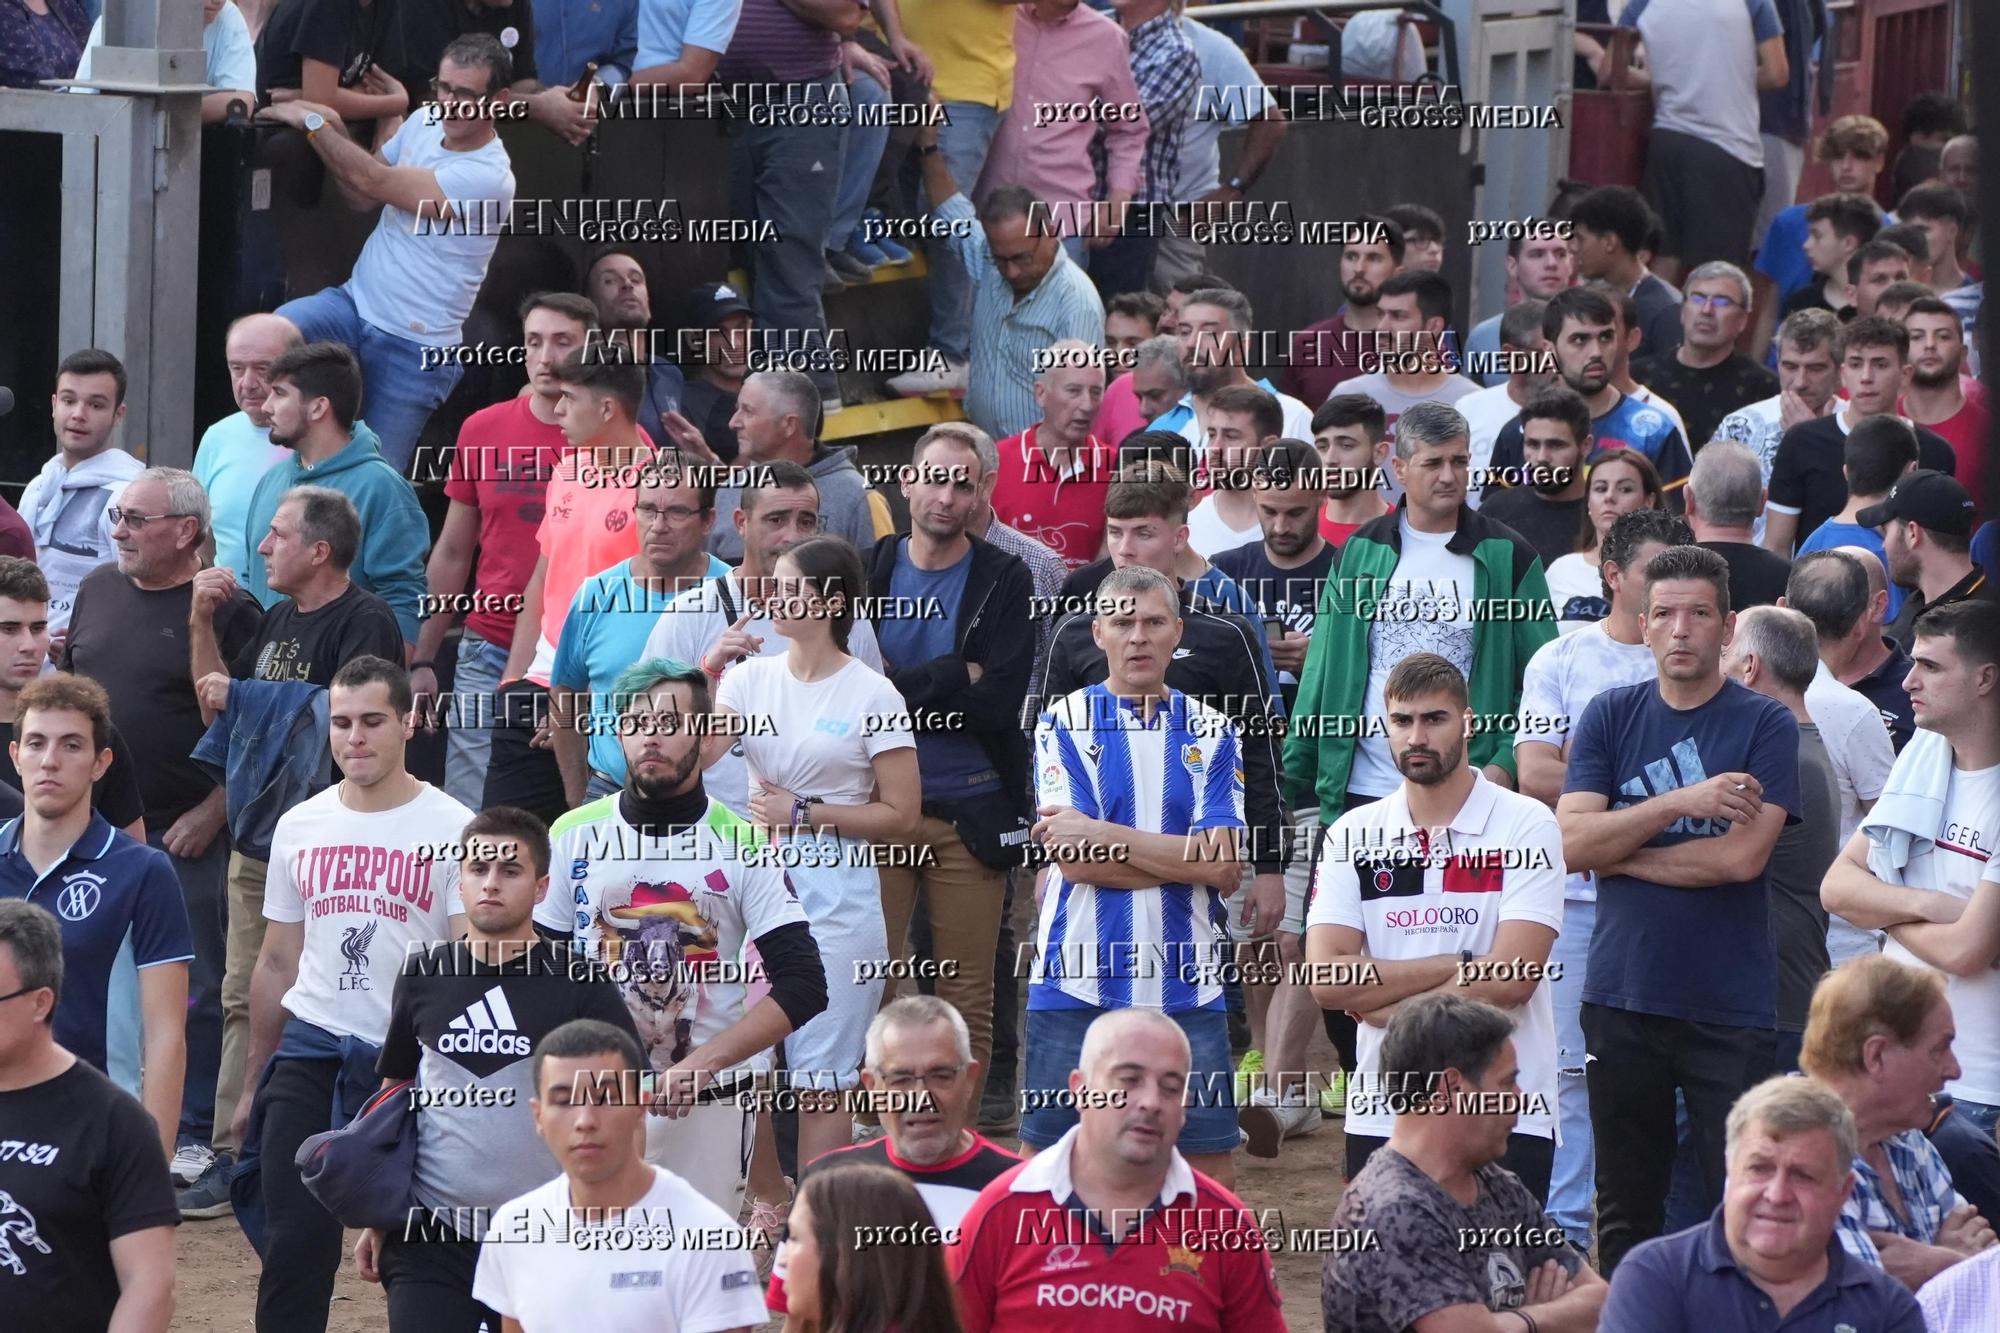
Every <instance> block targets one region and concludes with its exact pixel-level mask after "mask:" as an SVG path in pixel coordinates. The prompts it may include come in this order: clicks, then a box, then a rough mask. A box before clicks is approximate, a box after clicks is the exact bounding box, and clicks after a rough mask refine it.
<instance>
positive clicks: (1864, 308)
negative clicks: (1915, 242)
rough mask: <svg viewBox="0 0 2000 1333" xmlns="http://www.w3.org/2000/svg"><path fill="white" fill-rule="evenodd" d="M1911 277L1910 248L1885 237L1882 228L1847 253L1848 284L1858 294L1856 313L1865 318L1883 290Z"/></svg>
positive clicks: (1854, 295)
mask: <svg viewBox="0 0 2000 1333" xmlns="http://www.w3.org/2000/svg"><path fill="white" fill-rule="evenodd" d="M1908 281H1910V252H1909V251H1907V250H1905V249H1903V248H1902V247H1901V246H1899V245H1894V244H1891V243H1890V242H1888V241H1885V240H1883V239H1882V238H1881V234H1880V233H1879V232H1878V233H1877V234H1876V238H1875V239H1874V240H1872V241H1869V242H1868V243H1867V244H1866V245H1863V246H1860V247H1858V248H1856V250H1855V251H1854V253H1853V254H1851V255H1849V256H1848V257H1847V285H1848V287H1849V288H1850V289H1851V291H1852V294H1853V298H1854V314H1855V315H1856V316H1859V317H1861V318H1864V319H1865V318H1867V317H1868V316H1870V315H1872V314H1874V313H1875V303H1876V302H1877V301H1879V300H1880V299H1881V298H1882V293H1883V292H1885V291H1887V290H1888V289H1889V288H1891V287H1893V286H1895V285H1896V284H1897V283H1899V282H1908Z"/></svg>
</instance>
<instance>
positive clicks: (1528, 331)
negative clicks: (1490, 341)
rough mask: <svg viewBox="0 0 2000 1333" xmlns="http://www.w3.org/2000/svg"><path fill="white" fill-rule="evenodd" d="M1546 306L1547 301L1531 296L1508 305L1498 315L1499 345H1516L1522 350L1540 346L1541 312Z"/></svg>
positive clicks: (1541, 340)
mask: <svg viewBox="0 0 2000 1333" xmlns="http://www.w3.org/2000/svg"><path fill="white" fill-rule="evenodd" d="M1548 308H1549V303H1548V302H1547V301H1542V300H1537V299H1536V298H1534V297H1532V296H1531V297H1529V298H1528V299H1527V300H1525V301H1519V302H1516V303H1515V304H1513V305H1510V306H1508V307H1507V310H1506V312H1505V313H1504V314H1502V315H1501V316H1500V345H1501V346H1502V347H1518V348H1521V349H1522V350H1523V351H1526V350H1528V349H1529V348H1533V347H1539V346H1541V344H1542V342H1543V338H1542V312H1543V311H1544V310H1546V309H1548Z"/></svg>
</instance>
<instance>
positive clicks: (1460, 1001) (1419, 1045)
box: [1380, 991, 1514, 1091]
mask: <svg viewBox="0 0 2000 1333" xmlns="http://www.w3.org/2000/svg"><path fill="white" fill-rule="evenodd" d="M1513 1034H1514V1020H1513V1019H1511V1018H1509V1017H1507V1015H1506V1014H1505V1013H1504V1012H1503V1011H1501V1010H1500V1009H1497V1008H1495V1007H1494V1006H1493V1005H1490V1004H1487V1003H1486V1002H1485V1001H1483V1000H1475V999H1472V998H1471V997H1469V996H1465V995H1453V994H1450V993H1449V992H1444V991H1431V992H1429V993H1428V994H1424V995H1418V996H1415V997H1413V998H1411V999H1410V1000H1408V1001H1405V1002H1404V1003H1403V1004H1401V1005H1398V1006H1397V1008H1396V1014H1395V1017H1393V1018H1391V1019H1390V1020H1389V1026H1388V1027H1387V1028H1386V1029H1384V1030H1383V1033H1382V1050H1381V1055H1382V1068H1381V1071H1380V1072H1381V1074H1382V1076H1383V1079H1384V1081H1385V1086H1387V1087H1388V1088H1389V1089H1390V1090H1391V1091H1395V1090H1398V1089H1409V1090H1412V1091H1414V1090H1417V1089H1426V1090H1428V1089H1430V1088H1432V1087H1435V1086H1436V1083H1437V1080H1438V1077H1439V1076H1440V1075H1442V1074H1443V1073H1444V1071H1445V1070H1447V1069H1456V1070H1457V1071H1458V1072H1459V1073H1461V1074H1463V1075H1465V1077H1467V1078H1469V1079H1473V1080H1474V1081H1477V1080H1479V1079H1482V1078H1484V1077H1485V1076H1486V1071H1487V1069H1488V1068H1489V1067H1490V1066H1491V1065H1492V1063H1493V1060H1494V1057H1495V1056H1497V1055H1499V1054H1500V1045H1501V1043H1502V1042H1504V1041H1506V1040H1507V1038H1509V1037H1510V1036H1512V1035H1513Z"/></svg>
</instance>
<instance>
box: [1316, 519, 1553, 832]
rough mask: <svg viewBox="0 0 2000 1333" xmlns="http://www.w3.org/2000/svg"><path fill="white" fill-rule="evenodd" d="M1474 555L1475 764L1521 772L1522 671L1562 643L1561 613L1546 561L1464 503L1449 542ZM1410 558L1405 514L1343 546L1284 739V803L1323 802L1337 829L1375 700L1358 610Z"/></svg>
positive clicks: (1371, 526) (1470, 747)
mask: <svg viewBox="0 0 2000 1333" xmlns="http://www.w3.org/2000/svg"><path fill="white" fill-rule="evenodd" d="M1445 549H1446V550H1448V551H1450V552H1451V553H1452V554H1454V555H1469V556H1471V557H1472V567H1473V582H1472V597H1473V603H1474V605H1473V630H1472V679H1471V681H1470V682H1468V685H1469V689H1468V693H1469V694H1470V696H1471V699H1470V702H1471V706H1472V712H1473V719H1474V726H1475V731H1474V734H1473V736H1472V738H1471V740H1470V741H1469V742H1468V743H1467V753H1466V759H1467V762H1469V763H1471V764H1472V765H1473V766H1474V767H1475V768H1477V767H1483V766H1484V765H1487V764H1498V765H1500V767H1502V768H1504V769H1506V770H1507V771H1508V772H1509V773H1512V772H1513V771H1514V729H1513V718H1514V716H1515V714H1516V713H1517V712H1518V710H1519V708H1520V703H1521V673H1522V672H1523V671H1524V670H1525V669H1526V668H1527V665H1528V659H1529V658H1530V657H1533V656H1534V655H1535V650H1536V649H1537V648H1539V647H1541V646H1542V645H1543V644H1545V643H1547V642H1549V641H1550V640H1551V639H1553V638H1555V637H1556V622H1555V611H1554V609H1553V608H1551V607H1550V605H1549V584H1548V580H1547V579H1546V578H1545V577H1544V576H1543V574H1542V561H1541V557H1540V556H1538V555H1536V554H1535V553H1534V551H1533V550H1532V549H1531V548H1530V547H1529V546H1528V544H1527V543H1526V542H1524V541H1522V540H1521V539H1520V538H1518V537H1515V536H1513V535H1512V534H1510V533H1508V531H1507V530H1506V529H1505V528H1504V527H1503V526H1502V525H1501V524H1500V523H1499V522H1497V521H1495V520H1493V519H1488V518H1485V517H1482V516H1481V515H1480V513H1479V511H1478V510H1476V509H1471V508H1468V507H1466V506H1465V505H1460V506H1459V509H1458V531H1457V532H1455V533H1454V534H1453V535H1452V539H1451V540H1450V541H1449V542H1447V543H1446V544H1445ZM1402 553H1403V509H1402V507H1401V506H1398V507H1397V509H1396V510H1395V512H1393V513H1389V514H1384V515H1383V516H1382V517H1381V518H1378V519H1374V520H1372V521H1370V522H1369V523H1367V524H1365V525H1364V526H1362V527H1361V528H1360V529H1359V530H1358V531H1356V532H1355V534H1354V535H1353V536H1352V537H1349V538H1348V539H1347V545H1346V546H1345V547H1343V548H1342V549H1341V553H1340V564H1339V566H1338V567H1337V569H1336V570H1335V576H1334V577H1333V578H1330V579H1328V580H1327V581H1326V586H1325V587H1324V588H1323V589H1321V591H1320V600H1319V618H1318V621H1317V623H1316V624H1315V625H1314V628H1313V637H1312V646H1311V647H1310V648H1308V649H1307V650H1306V665H1305V671H1304V672H1303V673H1302V674H1301V675H1300V677H1299V701H1298V706H1297V707H1296V708H1295V709H1294V710H1293V711H1292V725H1291V730H1290V734H1289V735H1288V736H1287V737H1286V739H1285V799H1286V802H1287V803H1288V804H1289V805H1290V806H1291V807H1292V808H1293V809H1295V810H1296V809H1299V808H1301V807H1303V806H1310V805H1315V804H1316V805H1318V806H1319V809H1320V820H1321V822H1323V823H1332V822H1333V820H1334V819H1336V818H1338V817H1339V815H1340V810H1341V806H1342V805H1343V804H1344V803H1345V801H1346V799H1347V779H1348V774H1349V772H1350V771H1351V770H1352V768H1353V766H1354V746H1355V743H1356V740H1357V733H1358V730H1359V725H1360V723H1359V719H1360V717H1361V710H1362V707H1363V706H1364V704H1365V702H1366V700H1367V697H1368V643H1369V628H1370V621H1369V619H1368V618H1366V617H1365V616H1364V615H1362V614H1360V613H1359V612H1358V611H1357V606H1358V604H1360V603H1364V602H1373V601H1375V600H1377V599H1379V598H1380V597H1381V596H1382V593H1383V590H1384V588H1385V587H1386V585H1387V583H1388V580H1389V578H1390V576H1391V575H1393V574H1394V573H1395V572H1396V562H1397V561H1398V560H1400V559H1401V558H1402Z"/></svg>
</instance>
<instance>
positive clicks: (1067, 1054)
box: [829, 973, 1242, 1154]
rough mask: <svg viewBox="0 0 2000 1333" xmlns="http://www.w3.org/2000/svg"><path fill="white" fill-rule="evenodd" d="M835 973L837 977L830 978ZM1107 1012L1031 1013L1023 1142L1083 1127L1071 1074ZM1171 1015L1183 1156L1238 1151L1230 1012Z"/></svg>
mask: <svg viewBox="0 0 2000 1333" xmlns="http://www.w3.org/2000/svg"><path fill="white" fill-rule="evenodd" d="M829 975H831V974H830V973H829ZM1110 1012H1111V1011H1110V1010H1108V1009H1089V1008H1084V1009H1030V1010H1029V1011H1028V1031H1027V1033H1026V1040H1024V1041H1023V1042H1022V1045H1023V1046H1024V1047H1025V1048H1026V1049H1027V1052H1028V1068H1027V1071H1026V1075H1027V1076H1026V1078H1025V1079H1023V1081H1022V1084H1021V1109H1022V1114H1021V1141H1022V1142H1023V1143H1026V1144H1031V1145H1032V1146H1034V1147H1036V1148H1046V1147H1048V1146H1049V1145H1051V1144H1053V1143H1054V1142H1055V1141H1056V1140H1057V1139H1059V1138H1061V1137H1062V1136H1063V1135H1064V1134H1066V1133H1068V1132H1069V1129H1070V1127H1071V1126H1072V1125H1074V1124H1076V1107H1075V1105H1074V1104H1073V1103H1072V1101H1071V1099H1070V1096H1069V1075H1070V1071H1071V1070H1073V1069H1075V1068H1077V1066H1078V1064H1079V1062H1080V1061H1081V1060H1082V1058H1083V1034H1084V1033H1085V1032H1086V1031H1088V1030H1089V1028H1090V1025H1091V1024H1092V1023H1093V1022H1095V1021H1096V1020H1097V1019H1098V1018H1099V1017H1100V1016H1101V1015H1104V1014H1107V1013H1110ZM1167 1017H1169V1018H1171V1019H1173V1020H1174V1022H1175V1023H1177V1024H1179V1025H1180V1029H1181V1031H1183V1032H1185V1033H1186V1034H1187V1039H1188V1047H1189V1049H1190V1051H1191V1053H1192V1060H1193V1063H1192V1067H1191V1068H1190V1070H1189V1071H1188V1083H1187V1121H1186V1123H1185V1124H1183V1125H1182V1126H1181V1136H1180V1138H1179V1140H1178V1141H1177V1142H1176V1145H1175V1146H1177V1147H1178V1148H1179V1149H1180V1150H1181V1152H1182V1153H1184V1154H1185V1153H1220V1152H1234V1151H1235V1150H1236V1145H1237V1144H1238V1143H1240V1142H1242V1138H1241V1136H1240V1135H1238V1133H1237V1132H1236V1093H1235V1078H1234V1073H1235V1062H1234V1061H1232V1060H1231V1059H1230V1058H1229V1017H1228V1015H1227V1014H1226V1013H1224V1012H1223V1010H1221V1009H1219V1008H1217V1009H1189V1010H1185V1011H1183V1012H1181V1013H1178V1014H1168V1015H1167Z"/></svg>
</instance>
